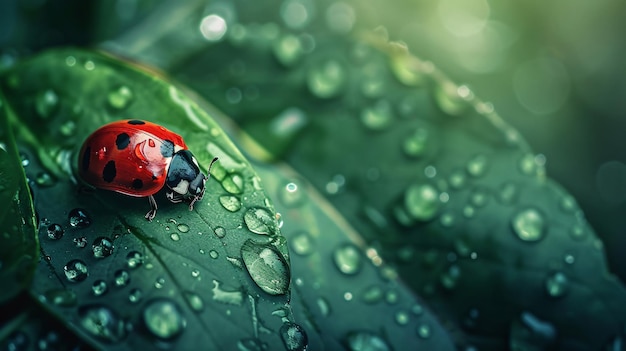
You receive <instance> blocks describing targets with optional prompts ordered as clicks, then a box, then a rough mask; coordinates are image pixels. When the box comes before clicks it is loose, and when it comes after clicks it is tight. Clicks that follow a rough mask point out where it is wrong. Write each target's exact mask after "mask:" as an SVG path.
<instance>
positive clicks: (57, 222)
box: [1, 49, 293, 350]
mask: <svg viewBox="0 0 626 351" xmlns="http://www.w3.org/2000/svg"><path fill="white" fill-rule="evenodd" d="M1 85H2V89H3V91H4V92H5V94H6V96H7V105H8V106H9V107H10V109H11V110H12V115H13V118H12V123H13V125H14V127H15V129H16V130H18V131H19V133H18V141H19V143H20V145H21V148H23V150H24V151H23V152H24V153H25V154H26V155H27V157H28V158H29V159H30V165H29V167H27V169H26V172H27V175H28V176H29V177H31V178H33V179H35V178H37V179H39V178H41V179H44V180H45V181H41V182H38V181H36V182H35V183H36V186H34V189H33V190H34V196H35V207H36V210H37V213H38V214H39V216H40V232H39V238H40V241H41V248H42V252H43V253H44V257H43V259H42V260H41V261H40V263H39V266H38V268H37V271H36V276H35V280H34V284H33V285H32V288H31V293H32V295H33V296H34V297H35V298H37V299H38V300H39V301H40V302H41V303H42V304H43V305H44V306H45V307H46V308H48V309H50V310H51V311H52V312H53V313H54V314H55V315H56V316H57V317H58V318H60V319H62V320H63V321H64V322H65V323H66V324H67V326H68V327H69V328H70V329H71V330H73V331H74V332H75V333H77V335H79V336H81V337H82V338H83V339H84V340H86V341H88V342H89V343H91V344H92V345H94V346H96V347H97V348H105V347H106V348H107V349H118V350H130V349H137V348H139V349H146V348H154V347H155V345H163V344H167V345H170V346H171V347H173V348H176V349H192V348H196V347H198V345H202V347H204V348H210V349H237V348H238V347H239V348H253V347H255V345H256V346H257V347H261V345H281V344H282V341H281V337H280V333H279V330H280V329H281V327H282V326H283V324H285V323H293V320H292V317H291V316H292V314H291V311H290V305H289V296H290V293H289V279H290V277H289V273H290V267H289V256H288V253H287V247H286V244H285V240H284V238H283V237H282V236H281V235H280V231H279V229H278V225H277V224H276V219H275V214H274V209H273V207H272V204H271V202H270V201H269V199H268V198H267V196H266V194H265V192H264V191H263V188H262V185H261V182H260V179H259V178H258V176H257V175H256V173H255V172H254V170H253V169H252V168H251V166H250V164H249V163H248V162H247V161H246V159H245V158H244V157H243V156H242V155H241V154H240V153H239V151H238V150H237V149H236V148H235V146H234V145H233V144H232V142H230V140H228V138H227V137H226V136H225V135H224V132H223V131H222V130H221V129H220V127H219V126H218V125H217V124H216V123H215V122H214V121H213V120H212V119H211V117H210V116H208V115H207V114H206V113H205V112H204V111H203V110H201V109H200V108H199V107H198V106H197V105H196V104H195V103H194V102H192V101H191V100H190V99H189V98H188V97H187V96H186V94H184V93H183V92H182V91H181V89H179V88H178V87H176V86H174V85H172V84H171V83H168V82H167V81H165V80H163V79H161V78H159V77H158V75H157V74H156V73H155V72H149V71H146V70H144V69H141V68H139V67H137V66H135V65H132V64H130V63H127V62H122V61H119V60H117V59H115V58H112V57H108V56H105V55H103V54H100V53H96V52H90V51H82V50H71V49H64V50H54V51H50V52H47V53H43V54H41V55H39V56H36V57H34V58H33V59H30V60H28V61H25V62H23V63H21V64H19V65H17V66H16V67H15V68H14V69H12V70H11V71H9V72H7V73H6V74H5V75H4V76H3V77H2V81H1ZM124 118H139V119H146V120H150V121H153V122H155V123H158V124H161V125H163V126H165V127H166V128H168V129H170V130H173V131H175V132H177V133H179V134H180V135H181V136H183V138H184V139H185V141H186V143H187V145H188V146H189V148H190V150H191V151H192V152H193V153H194V155H195V156H196V158H197V159H198V162H199V163H200V165H201V166H204V167H205V168H204V170H205V171H206V167H207V166H208V165H209V163H210V160H211V159H212V158H213V157H216V156H217V157H219V161H218V163H217V164H215V165H214V167H213V168H212V174H211V178H210V179H209V180H208V181H207V184H206V194H205V196H204V199H203V200H202V201H201V202H199V203H197V204H196V205H195V207H194V210H193V211H189V209H188V206H185V205H177V204H171V203H169V202H167V201H166V200H165V197H164V196H163V194H157V202H158V203H159V205H160V207H159V211H158V213H157V217H156V219H155V220H154V221H152V222H148V221H146V220H145V219H144V217H143V215H144V214H145V212H146V211H147V209H148V204H147V201H146V200H145V199H141V198H129V197H125V196H123V195H120V194H116V193H112V192H107V191H101V190H96V191H95V192H94V191H85V190H84V189H81V187H79V186H77V184H76V182H75V179H74V176H73V174H74V172H73V167H74V165H75V158H76V152H77V150H78V149H79V148H80V146H81V143H82V141H83V140H84V139H85V138H86V137H87V135H89V133H91V132H92V131H94V130H95V129H96V128H98V127H99V126H101V125H103V124H105V123H108V122H111V121H114V120H118V119H124ZM223 198H227V201H223V200H222V201H220V200H221V199H223ZM249 213H251V214H249ZM255 221H256V222H255ZM251 223H252V224H251ZM258 223H262V225H259V224H258ZM48 228H50V230H51V231H52V232H53V233H55V234H54V235H53V234H51V235H48ZM260 228H261V229H262V230H261V229H260ZM250 247H252V248H253V249H251V250H250V249H249V248H250ZM267 252H271V254H272V255H270V256H267V255H265V254H266V253H267ZM255 255H257V256H259V255H264V256H263V257H260V259H257V260H254V256H255ZM268 267H269V268H271V269H268ZM268 284H269V285H268ZM276 311H281V312H280V313H279V314H282V315H284V316H286V317H284V318H283V317H278V316H276V313H277V312H276Z"/></svg>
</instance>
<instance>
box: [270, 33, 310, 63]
mask: <svg viewBox="0 0 626 351" xmlns="http://www.w3.org/2000/svg"><path fill="white" fill-rule="evenodd" d="M273 49H274V50H273V52H274V57H276V59H277V60H278V62H280V63H281V64H283V65H285V66H287V67H290V66H292V65H293V64H294V63H296V62H298V61H299V59H300V57H302V54H303V51H302V45H301V44H300V40H299V39H298V37H296V36H295V35H293V34H285V35H283V36H282V37H281V38H280V39H279V40H277V41H275V42H274V47H273Z"/></svg>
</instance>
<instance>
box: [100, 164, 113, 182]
mask: <svg viewBox="0 0 626 351" xmlns="http://www.w3.org/2000/svg"><path fill="white" fill-rule="evenodd" d="M116 174H117V169H115V161H109V162H107V164H106V165H105V166H104V169H103V170H102V179H103V180H104V181H105V182H107V183H111V182H112V181H113V179H115V175H116Z"/></svg>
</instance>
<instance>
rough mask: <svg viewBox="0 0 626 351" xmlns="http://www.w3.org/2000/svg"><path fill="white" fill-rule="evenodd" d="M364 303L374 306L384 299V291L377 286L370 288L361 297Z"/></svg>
mask: <svg viewBox="0 0 626 351" xmlns="http://www.w3.org/2000/svg"><path fill="white" fill-rule="evenodd" d="M361 298H362V300H363V302H365V303H368V304H374V303H377V302H379V301H381V300H382V299H383V289H381V288H380V287H379V286H377V285H373V286H370V287H369V288H367V289H366V290H365V291H364V292H363V296H362V297H361Z"/></svg>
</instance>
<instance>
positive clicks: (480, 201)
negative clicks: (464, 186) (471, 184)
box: [470, 187, 489, 207]
mask: <svg viewBox="0 0 626 351" xmlns="http://www.w3.org/2000/svg"><path fill="white" fill-rule="evenodd" d="M487 202H489V196H488V193H487V189H486V188H484V187H477V188H475V189H474V190H472V193H471V194H470V203H471V204H472V205H474V206H476V207H484V206H485V205H486V204H487Z"/></svg>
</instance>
